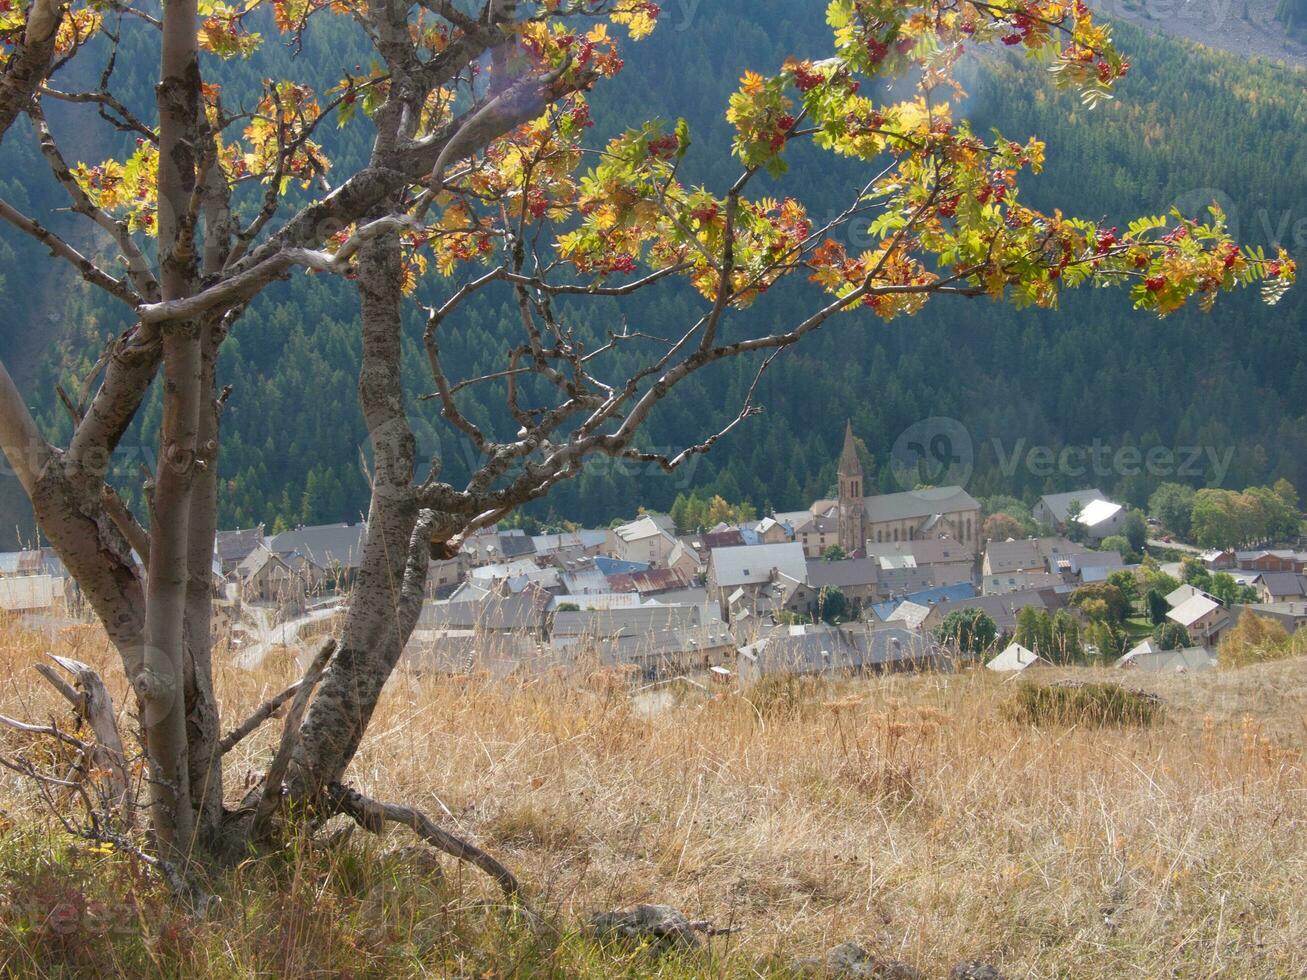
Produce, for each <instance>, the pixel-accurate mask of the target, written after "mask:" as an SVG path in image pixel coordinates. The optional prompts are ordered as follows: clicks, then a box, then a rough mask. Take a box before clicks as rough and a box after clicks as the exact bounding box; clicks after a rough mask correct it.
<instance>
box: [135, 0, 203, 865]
mask: <svg viewBox="0 0 1307 980" xmlns="http://www.w3.org/2000/svg"><path fill="white" fill-rule="evenodd" d="M196 22H197V13H196V3H195V0H165V3H164V7H163V45H162V61H161V69H160V78H161V79H162V80H161V81H160V83H159V87H158V93H157V95H158V105H159V179H158V186H159V218H158V226H159V227H158V234H159V270H160V280H159V281H160V287H161V292H162V295H163V299H164V300H165V301H166V300H171V299H179V298H182V297H184V296H187V295H189V294H190V292H191V291H192V289H193V288H194V286H195V283H196V278H197V277H196V255H195V220H196V219H195V214H194V211H193V209H192V200H193V196H194V192H195V185H196V161H197V149H198V121H199V112H200V72H199V61H198V51H197V47H196V39H195V31H196ZM202 333H203V325H202V324H201V323H199V322H197V321H193V320H192V321H186V322H183V323H174V324H169V325H167V326H165V327H164V335H163V376H164V393H163V421H162V425H161V430H160V439H159V463H158V471H157V476H156V480H155V486H154V499H153V509H152V515H151V521H150V529H151V534H150V570H149V577H148V580H147V585H146V615H145V664H144V667H143V668H142V670H141V673H140V674H139V675H137V677H136V679H135V680H136V683H135V687H136V691H137V694H138V696H139V697H140V699H141V703H142V708H143V711H144V717H143V721H144V725H145V733H146V748H147V755H148V757H149V761H150V768H151V772H150V777H151V778H150V798H151V807H152V817H153V826H154V831H155V835H156V837H157V838H158V840H159V843H160V845H161V846H162V847H163V849H164V851H165V853H166V854H167V855H168V856H169V857H171V858H173V859H185V858H186V857H188V856H189V854H190V852H191V849H192V845H193V843H194V832H195V813H194V808H193V806H192V804H191V790H190V760H189V753H188V751H187V717H186V698H185V696H184V688H185V680H184V674H185V663H186V607H187V602H186V599H187V581H188V579H189V576H190V559H189V553H190V549H189V544H190V519H191V495H192V490H193V486H194V477H195V473H196V467H197V461H198V456H197V451H198V449H199V427H200V406H201V402H202V400H203V374H204V371H203V358H202V345H201V341H202ZM200 465H203V464H202V462H201V463H200Z"/></svg>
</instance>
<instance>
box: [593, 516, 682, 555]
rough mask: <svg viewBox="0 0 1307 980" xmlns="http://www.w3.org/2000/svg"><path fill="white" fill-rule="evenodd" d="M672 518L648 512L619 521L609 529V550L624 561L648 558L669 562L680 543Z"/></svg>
mask: <svg viewBox="0 0 1307 980" xmlns="http://www.w3.org/2000/svg"><path fill="white" fill-rule="evenodd" d="M672 530H673V525H672V522H671V518H669V517H666V516H664V515H661V514H645V515H644V516H642V517H640V518H638V519H637V520H634V521H631V522H630V523H628V524H619V525H618V526H617V527H615V528H612V529H611V530H610V531H609V532H608V540H607V542H606V550H607V551H608V554H609V555H611V556H612V557H614V558H618V559H621V560H623V561H639V562H648V563H649V564H650V565H661V566H665V565H666V564H667V557H668V556H669V555H670V554H671V553H672V549H673V548H675V547H676V536H675V535H674V534H673V533H672Z"/></svg>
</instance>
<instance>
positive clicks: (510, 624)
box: [418, 587, 552, 640]
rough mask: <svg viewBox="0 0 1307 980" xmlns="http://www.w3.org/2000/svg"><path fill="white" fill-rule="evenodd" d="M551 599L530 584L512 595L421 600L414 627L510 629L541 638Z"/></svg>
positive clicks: (495, 631) (490, 631)
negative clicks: (439, 600) (441, 600)
mask: <svg viewBox="0 0 1307 980" xmlns="http://www.w3.org/2000/svg"><path fill="white" fill-rule="evenodd" d="M551 599H552V597H551V596H550V595H549V593H547V592H545V591H544V590H542V589H538V588H535V587H530V588H527V589H525V590H523V591H521V592H517V593H513V594H512V595H504V596H501V595H495V594H494V593H483V594H482V595H481V596H479V597H478V598H469V599H452V600H447V601H445V602H425V603H423V605H422V612H421V613H420V614H419V616H418V628H419V629H421V630H424V631H427V632H429V633H435V632H449V631H455V632H457V631H470V632H473V633H477V634H499V633H514V634H517V635H519V636H524V637H530V638H532V639H535V640H542V639H544V637H545V634H546V623H547V620H548V613H547V611H546V610H548V608H549V604H550V601H551Z"/></svg>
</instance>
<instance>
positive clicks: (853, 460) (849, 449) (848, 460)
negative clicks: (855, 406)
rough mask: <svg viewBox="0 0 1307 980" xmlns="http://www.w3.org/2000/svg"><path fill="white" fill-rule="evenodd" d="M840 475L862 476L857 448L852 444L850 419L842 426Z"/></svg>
mask: <svg viewBox="0 0 1307 980" xmlns="http://www.w3.org/2000/svg"><path fill="white" fill-rule="evenodd" d="M840 475H841V476H861V475H862V464H861V463H860V462H858V448H857V446H856V445H854V442H853V421H852V419H850V420H849V422H848V424H846V425H845V426H844V451H843V452H841V453H840Z"/></svg>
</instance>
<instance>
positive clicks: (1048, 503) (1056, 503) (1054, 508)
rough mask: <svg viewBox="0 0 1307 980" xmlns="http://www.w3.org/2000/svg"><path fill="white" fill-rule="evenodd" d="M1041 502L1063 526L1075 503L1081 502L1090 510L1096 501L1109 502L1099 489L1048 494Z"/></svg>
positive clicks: (1091, 488) (1082, 518)
mask: <svg viewBox="0 0 1307 980" xmlns="http://www.w3.org/2000/svg"><path fill="white" fill-rule="evenodd" d="M1039 500H1040V502H1041V503H1042V504H1043V505H1044V506H1045V507H1047V508H1048V510H1049V513H1051V514H1052V515H1053V519H1054V520H1055V521H1057V522H1058V523H1059V524H1061V523H1062V522H1064V521H1065V520H1066V517H1067V509H1068V508H1069V507H1070V506H1071V504H1072V503H1074V502H1075V501H1077V500H1078V501H1080V504H1081V506H1082V507H1084V508H1085V509H1086V510H1088V508H1089V505H1090V504H1091V503H1093V502H1094V501H1095V500H1107V494H1105V493H1103V491H1102V490H1099V489H1098V488H1097V487H1089V488H1088V489H1085V490H1068V491H1067V492H1066V493H1046V494H1044V495H1043V496H1042V497H1040V498H1039ZM1081 523H1084V516H1083V515H1081ZM1086 526H1089V525H1086Z"/></svg>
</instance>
